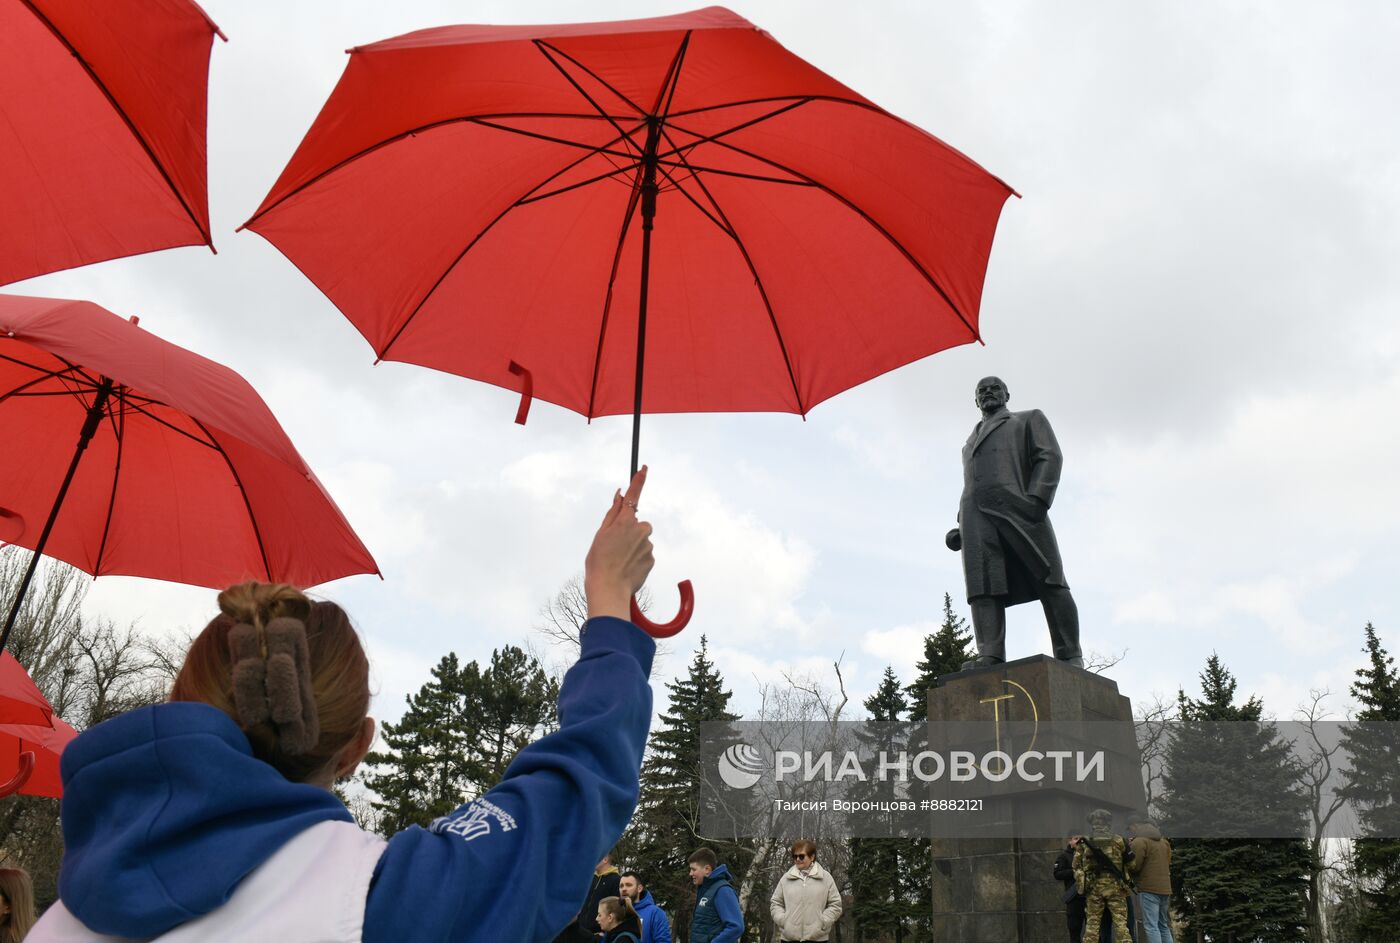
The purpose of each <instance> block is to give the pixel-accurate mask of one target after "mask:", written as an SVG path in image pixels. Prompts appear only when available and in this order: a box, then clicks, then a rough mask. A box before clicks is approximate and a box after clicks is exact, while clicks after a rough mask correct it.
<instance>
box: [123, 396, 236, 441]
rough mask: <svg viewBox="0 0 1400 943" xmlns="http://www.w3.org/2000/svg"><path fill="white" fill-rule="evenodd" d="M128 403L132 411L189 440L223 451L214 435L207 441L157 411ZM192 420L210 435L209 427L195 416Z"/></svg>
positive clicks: (191, 417)
mask: <svg viewBox="0 0 1400 943" xmlns="http://www.w3.org/2000/svg"><path fill="white" fill-rule="evenodd" d="M127 405H128V406H130V407H131V411H132V412H134V413H140V414H141V415H143V416H145V417H146V418H147V419H149V420H151V422H154V423H157V424H159V425H162V426H164V427H165V428H167V429H169V430H170V431H171V432H175V433H178V434H180V435H182V436H184V437H185V438H187V439H189V440H190V441H192V442H198V443H199V444H200V445H202V446H204V447H205V448H209V449H214V450H215V451H222V449H220V448H219V446H218V443H216V442H215V441H214V437H213V436H209V441H208V442H205V441H204V440H203V439H201V438H200V437H199V436H197V435H195V434H194V433H192V432H189V431H188V430H185V429H181V428H180V427H179V426H177V425H175V424H174V423H172V422H170V420H168V419H162V418H160V417H159V416H157V415H156V414H155V413H152V412H148V411H147V410H145V409H143V408H142V407H140V406H138V405H136V404H135V403H130V402H128V403H127ZM153 405H161V406H164V405H165V404H164V403H159V404H153ZM185 415H187V416H189V413H186V414H185ZM190 421H191V422H193V423H194V424H195V425H197V426H199V428H200V429H201V430H203V431H204V434H205V435H209V431H208V430H207V429H204V426H203V425H200V422H199V420H198V419H195V418H194V417H193V416H190Z"/></svg>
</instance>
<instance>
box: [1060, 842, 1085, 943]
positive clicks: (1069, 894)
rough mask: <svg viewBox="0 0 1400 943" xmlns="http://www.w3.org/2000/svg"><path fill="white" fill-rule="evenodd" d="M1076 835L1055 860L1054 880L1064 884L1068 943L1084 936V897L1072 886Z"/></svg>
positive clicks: (1063, 896)
mask: <svg viewBox="0 0 1400 943" xmlns="http://www.w3.org/2000/svg"><path fill="white" fill-rule="evenodd" d="M1078 843H1079V836H1078V835H1071V836H1070V837H1069V843H1068V844H1066V845H1065V850H1064V851H1062V852H1060V855H1059V857H1057V858H1056V859H1055V880H1057V881H1059V882H1061V883H1062V884H1064V887H1065V890H1064V894H1063V895H1062V897H1061V899H1062V900H1063V901H1064V902H1065V920H1066V922H1067V923H1068V924H1069V943H1080V939H1081V938H1082V937H1083V936H1084V895H1083V894H1081V893H1079V889H1078V888H1077V887H1075V884H1074V846H1075V845H1077V844H1078Z"/></svg>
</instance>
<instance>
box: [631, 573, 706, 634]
mask: <svg viewBox="0 0 1400 943" xmlns="http://www.w3.org/2000/svg"><path fill="white" fill-rule="evenodd" d="M676 589H678V590H680V591H681V611H680V612H678V613H676V617H675V618H674V619H672V620H671V621H670V622H664V623H661V624H660V625H658V624H657V623H655V622H652V621H651V620H650V619H648V618H647V617H646V616H645V615H643V614H642V610H641V609H639V608H637V600H636V599H635V598H634V599H633V600H632V622H633V623H635V624H636V626H637V627H638V628H639V629H641V630H642V631H643V632H645V633H646V634H647V635H650V636H651V637H652V638H670V637H671V636H673V635H675V634H676V633H677V632H679V631H680V630H681V629H683V628H685V627H686V626H687V625H689V624H690V617H691V616H693V615H694V614H695V589H694V587H692V586H691V585H690V580H681V581H680V582H679V583H677V584H676Z"/></svg>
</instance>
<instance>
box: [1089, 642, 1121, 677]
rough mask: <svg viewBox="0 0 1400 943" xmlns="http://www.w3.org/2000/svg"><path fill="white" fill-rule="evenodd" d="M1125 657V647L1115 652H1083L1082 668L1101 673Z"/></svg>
mask: <svg viewBox="0 0 1400 943" xmlns="http://www.w3.org/2000/svg"><path fill="white" fill-rule="evenodd" d="M1127 657H1128V650H1127V649H1126V648H1125V649H1123V650H1121V651H1117V652H1095V651H1089V652H1085V653H1084V669H1085V670H1086V671H1092V672H1094V674H1103V673H1104V672H1105V671H1107V670H1108V669H1110V668H1112V667H1114V666H1116V665H1117V664H1119V663H1120V662H1121V661H1122V660H1123V659H1124V658H1127Z"/></svg>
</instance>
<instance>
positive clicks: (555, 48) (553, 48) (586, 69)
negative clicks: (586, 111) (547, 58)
mask: <svg viewBox="0 0 1400 943" xmlns="http://www.w3.org/2000/svg"><path fill="white" fill-rule="evenodd" d="M534 42H535V43H536V44H537V45H542V46H546V47H548V48H549V49H550V51H552V52H557V53H558V54H559V55H561V56H563V57H564V58H565V59H568V60H569V61H570V62H572V63H573V64H574V65H576V66H578V67H579V68H580V69H582V70H583V71H584V73H585V74H586V75H588V76H589V77H590V78H592V79H593V81H595V82H597V83H598V84H599V85H601V86H603V88H605V89H607V90H608V91H610V92H612V93H613V94H614V95H616V96H617V97H618V98H620V99H622V100H623V101H624V102H626V103H627V107H628V108H631V109H632V110H633V111H635V112H636V113H637V114H639V115H644V114H646V112H645V111H644V110H643V109H642V106H641V105H638V104H637V103H636V102H634V101H633V100H632V99H631V98H629V97H628V96H626V95H624V94H623V93H622V91H621V89H619V88H617V87H616V86H614V85H613V84H612V83H611V82H609V81H608V80H607V79H605V78H603V77H602V76H601V75H599V74H598V73H597V72H594V71H593V70H592V69H590V68H589V67H588V66H586V65H584V64H583V63H582V62H579V61H578V60H577V59H575V58H574V57H573V56H571V55H569V54H568V53H567V52H565V51H564V50H562V49H560V48H559V47H558V46H556V45H554V44H553V43H547V42H544V40H539V39H537V40H535V41H534ZM585 97H587V96H585ZM594 107H597V106H596V105H595V106H594Z"/></svg>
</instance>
